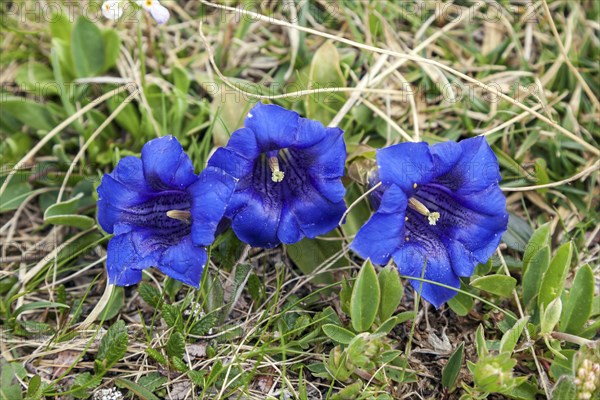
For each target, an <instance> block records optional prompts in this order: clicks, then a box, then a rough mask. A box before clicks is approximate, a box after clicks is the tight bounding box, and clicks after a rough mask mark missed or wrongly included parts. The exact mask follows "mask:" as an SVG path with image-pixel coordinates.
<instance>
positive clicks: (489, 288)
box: [471, 275, 517, 297]
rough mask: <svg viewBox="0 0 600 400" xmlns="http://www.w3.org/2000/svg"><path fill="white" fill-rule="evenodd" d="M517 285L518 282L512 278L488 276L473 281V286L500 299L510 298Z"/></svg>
mask: <svg viewBox="0 0 600 400" xmlns="http://www.w3.org/2000/svg"><path fill="white" fill-rule="evenodd" d="M516 285H517V280H516V279H515V278H513V277H512V276H506V275H488V276H482V277H480V278H476V279H474V280H473V281H471V286H473V287H475V288H477V289H481V290H483V291H485V292H488V293H492V294H495V295H498V296H500V297H510V296H511V295H512V292H513V290H514V288H515V286H516Z"/></svg>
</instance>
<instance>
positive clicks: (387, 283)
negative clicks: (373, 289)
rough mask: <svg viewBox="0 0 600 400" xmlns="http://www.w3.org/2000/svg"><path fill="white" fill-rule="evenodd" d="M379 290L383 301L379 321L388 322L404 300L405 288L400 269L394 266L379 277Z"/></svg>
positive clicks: (381, 301) (383, 271) (383, 270)
mask: <svg viewBox="0 0 600 400" xmlns="http://www.w3.org/2000/svg"><path fill="white" fill-rule="evenodd" d="M377 280H378V281H379V288H380V289H381V300H380V302H379V321H382V322H383V321H386V320H387V319H388V318H390V317H391V316H392V315H393V314H394V311H396V308H397V307H398V305H399V304H400V300H402V295H403V294H404V286H402V282H401V281H400V275H399V274H398V269H397V268H396V267H394V266H391V265H390V266H388V267H386V268H384V269H382V270H381V271H379V274H378V275H377Z"/></svg>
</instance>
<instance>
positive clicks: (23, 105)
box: [0, 95, 57, 132]
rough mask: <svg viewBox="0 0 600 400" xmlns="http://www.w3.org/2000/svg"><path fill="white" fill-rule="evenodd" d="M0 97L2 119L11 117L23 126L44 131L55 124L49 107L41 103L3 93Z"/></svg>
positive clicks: (0, 115)
mask: <svg viewBox="0 0 600 400" xmlns="http://www.w3.org/2000/svg"><path fill="white" fill-rule="evenodd" d="M1 99H2V101H0V117H1V118H2V119H4V118H8V117H13V118H16V119H18V120H19V121H20V122H21V123H23V125H25V126H29V127H31V128H33V129H36V130H41V131H44V132H48V131H50V130H51V129H52V128H54V127H55V126H56V125H57V123H56V118H55V117H54V116H53V115H52V113H51V112H50V109H49V108H48V107H47V106H45V105H43V104H39V103H36V102H34V101H31V100H27V99H24V98H17V97H13V96H10V97H9V96H6V95H3V96H2V98H1Z"/></svg>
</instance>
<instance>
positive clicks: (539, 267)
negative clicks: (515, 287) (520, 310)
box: [522, 246, 550, 306]
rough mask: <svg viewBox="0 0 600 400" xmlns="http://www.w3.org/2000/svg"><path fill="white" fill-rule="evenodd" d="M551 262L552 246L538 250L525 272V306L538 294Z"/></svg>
mask: <svg viewBox="0 0 600 400" xmlns="http://www.w3.org/2000/svg"><path fill="white" fill-rule="evenodd" d="M549 264H550V247H548V246H545V247H544V248H542V250H540V251H538V252H537V253H536V254H535V255H534V256H533V257H532V258H531V261H530V262H529V266H528V267H527V270H526V271H525V273H524V274H523V283H522V285H523V302H524V303H525V306H527V305H529V303H530V302H531V301H532V300H533V299H534V298H535V297H536V296H537V295H538V292H539V289H540V285H541V283H542V277H543V276H544V273H545V272H546V270H547V269H548V265H549Z"/></svg>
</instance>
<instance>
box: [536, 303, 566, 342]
mask: <svg viewBox="0 0 600 400" xmlns="http://www.w3.org/2000/svg"><path fill="white" fill-rule="evenodd" d="M561 312H562V302H561V301H560V297H557V298H556V299H554V300H552V302H550V304H548V307H547V308H545V309H544V314H543V316H542V321H541V333H542V335H544V334H548V333H550V332H552V330H553V329H554V327H555V326H556V324H558V320H559V319H560V314H561Z"/></svg>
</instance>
